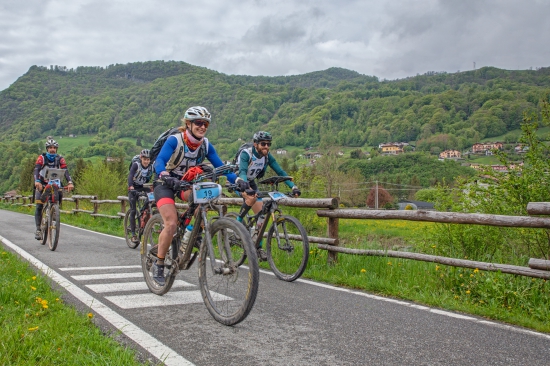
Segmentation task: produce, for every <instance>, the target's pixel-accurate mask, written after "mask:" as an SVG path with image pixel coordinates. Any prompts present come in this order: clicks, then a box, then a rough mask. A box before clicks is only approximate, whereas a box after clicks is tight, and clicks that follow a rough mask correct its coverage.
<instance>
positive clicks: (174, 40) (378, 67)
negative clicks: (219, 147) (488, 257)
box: [0, 0, 550, 90]
mask: <svg viewBox="0 0 550 366" xmlns="http://www.w3.org/2000/svg"><path fill="white" fill-rule="evenodd" d="M549 14H550V0H521V1H520V0H391V1H384V0H358V1H355V0H295V1H292V0H277V1H273V0H270V1H266V0H265V1H264V0H242V1H241V0H200V1H188V0H70V1H61V0H0V90H3V89H5V88H7V87H8V86H9V85H10V84H12V83H13V82H15V81H16V80H17V78H18V77H20V76H21V75H23V74H24V73H25V72H26V71H27V70H28V69H29V67H31V66H32V65H39V66H49V65H60V66H67V67H68V68H73V67H77V66H107V65H110V64H116V63H128V62H136V61H153V60H176V61H185V62H188V63H190V64H193V65H198V66H204V67H207V68H209V69H213V70H216V71H220V72H223V73H227V74H246V75H269V76H275V75H291V74H301V73H306V72H311V71H317V70H324V69H327V68H329V67H333V66H336V67H343V68H347V69H351V70H355V71H358V72H360V73H362V74H366V75H374V76H377V77H379V78H380V79H384V78H386V79H397V78H403V77H407V76H414V75H416V74H423V73H425V72H427V71H447V72H456V71H458V70H460V71H466V70H471V69H473V67H474V62H475V64H476V68H480V67H483V66H495V67H498V68H503V69H529V68H530V67H532V68H533V69H535V68H537V67H546V66H550V47H548V42H549V36H550V22H549V21H548V16H549Z"/></svg>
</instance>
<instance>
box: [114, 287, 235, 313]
mask: <svg viewBox="0 0 550 366" xmlns="http://www.w3.org/2000/svg"><path fill="white" fill-rule="evenodd" d="M217 295H218V296H219V297H218V296H216V299H218V300H221V299H224V300H231V298H229V297H227V296H223V295H220V294H217ZM105 298H106V299H107V300H109V301H110V302H112V303H113V304H115V305H116V306H118V307H120V308H122V309H138V308H149V307H158V306H169V305H185V304H194V303H203V299H202V295H201V292H200V291H199V290H196V291H169V292H168V293H166V294H164V295H163V296H158V295H155V294H152V293H148V294H132V295H117V296H105Z"/></svg>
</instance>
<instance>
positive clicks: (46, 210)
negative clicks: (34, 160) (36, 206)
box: [40, 168, 66, 251]
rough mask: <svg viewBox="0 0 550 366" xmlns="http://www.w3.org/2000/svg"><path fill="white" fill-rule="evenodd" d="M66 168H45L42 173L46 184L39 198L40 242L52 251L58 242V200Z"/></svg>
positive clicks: (60, 195)
mask: <svg viewBox="0 0 550 366" xmlns="http://www.w3.org/2000/svg"><path fill="white" fill-rule="evenodd" d="M65 170H66V169H52V168H47V169H46V171H45V173H44V179H45V180H46V182H47V184H46V186H45V187H44V189H43V190H42V196H41V197H40V200H41V201H42V202H43V205H44V206H43V208H42V221H41V222H40V231H41V232H42V240H41V242H40V243H41V244H42V245H45V244H46V242H47V243H48V248H49V249H50V250H51V251H54V250H55V249H56V248H57V243H58V242H59V230H60V227H61V220H60V213H59V202H60V201H61V199H62V193H61V192H62V190H63V188H62V186H61V177H63V176H64V174H65Z"/></svg>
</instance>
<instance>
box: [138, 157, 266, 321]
mask: <svg viewBox="0 0 550 366" xmlns="http://www.w3.org/2000/svg"><path fill="white" fill-rule="evenodd" d="M234 169H235V166H233V165H226V166H222V167H219V168H217V169H215V170H214V172H213V173H212V175H213V177H214V179H212V180H214V181H215V177H216V175H219V174H224V173H227V172H230V171H231V172H232V171H233V170H234ZM212 175H207V176H208V177H212ZM202 179H204V177H199V178H198V179H197V181H195V182H194V183H190V182H186V181H182V182H181V183H180V187H179V189H178V191H185V190H188V189H192V192H193V194H192V195H191V202H190V203H189V208H188V209H187V210H186V211H185V212H184V213H182V214H179V215H178V225H177V231H176V234H175V235H174V238H173V239H172V242H171V244H170V247H169V250H168V253H166V256H165V260H164V272H165V284H164V285H163V286H160V285H159V284H158V283H157V282H156V281H155V280H154V279H153V273H152V265H153V263H154V261H155V259H156V253H157V249H158V238H159V234H160V232H161V231H162V229H163V220H162V217H161V215H160V214H156V215H153V217H151V219H149V222H148V223H147V225H146V226H145V233H144V235H143V240H142V245H141V265H142V270H143V274H144V277H145V282H146V283H147V286H148V287H149V290H150V291H151V292H153V293H155V294H157V295H163V294H165V293H166V292H168V291H169V290H170V288H171V287H172V284H173V283H174V280H175V278H176V275H177V274H178V272H179V271H181V270H188V269H189V268H190V267H191V266H192V264H193V263H194V261H195V259H196V258H197V257H198V258H199V262H198V263H199V285H200V290H201V294H202V297H203V300H204V303H205V305H206V308H207V309H208V311H209V313H210V314H211V315H212V317H214V319H216V320H217V321H218V322H220V323H222V324H225V325H234V324H237V323H239V322H241V321H242V320H244V319H245V318H246V317H247V315H248V314H249V313H250V311H251V310H252V306H253V305H254V302H255V300H256V295H257V292H258V282H259V276H260V274H259V268H258V262H257V260H256V251H255V250H254V247H253V245H252V240H251V238H250V235H249V233H248V231H247V230H246V229H245V227H244V226H243V225H242V224H240V223H239V222H237V221H235V220H231V219H229V218H224V217H221V218H220V217H215V218H216V219H215V220H214V218H212V217H211V218H209V217H208V216H207V212H208V211H215V212H216V213H217V212H219V211H218V210H219V207H216V206H215V205H214V203H215V201H216V199H217V198H218V197H219V196H220V195H221V192H222V188H221V186H220V185H219V184H217V183H215V182H201V181H200V180H202ZM192 220H194V222H193V224H194V226H193V229H192V231H191V233H190V237H189V240H188V241H187V242H185V241H184V240H183V237H184V233H185V229H186V227H187V226H188V225H189V223H190V222H191V221H192ZM230 238H237V239H238V240H239V241H240V242H241V243H242V248H243V251H244V252H245V253H246V255H248V256H249V258H251V263H250V265H249V266H247V267H245V266H240V267H239V265H238V263H237V261H236V258H234V257H233V253H232V252H231V247H230Z"/></svg>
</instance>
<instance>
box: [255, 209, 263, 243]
mask: <svg viewBox="0 0 550 366" xmlns="http://www.w3.org/2000/svg"><path fill="white" fill-rule="evenodd" d="M264 221H265V215H261V216H260V217H258V221H256V227H255V228H254V234H252V242H255V241H256V239H257V238H258V234H259V233H260V230H261V229H262V225H263V224H264Z"/></svg>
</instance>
